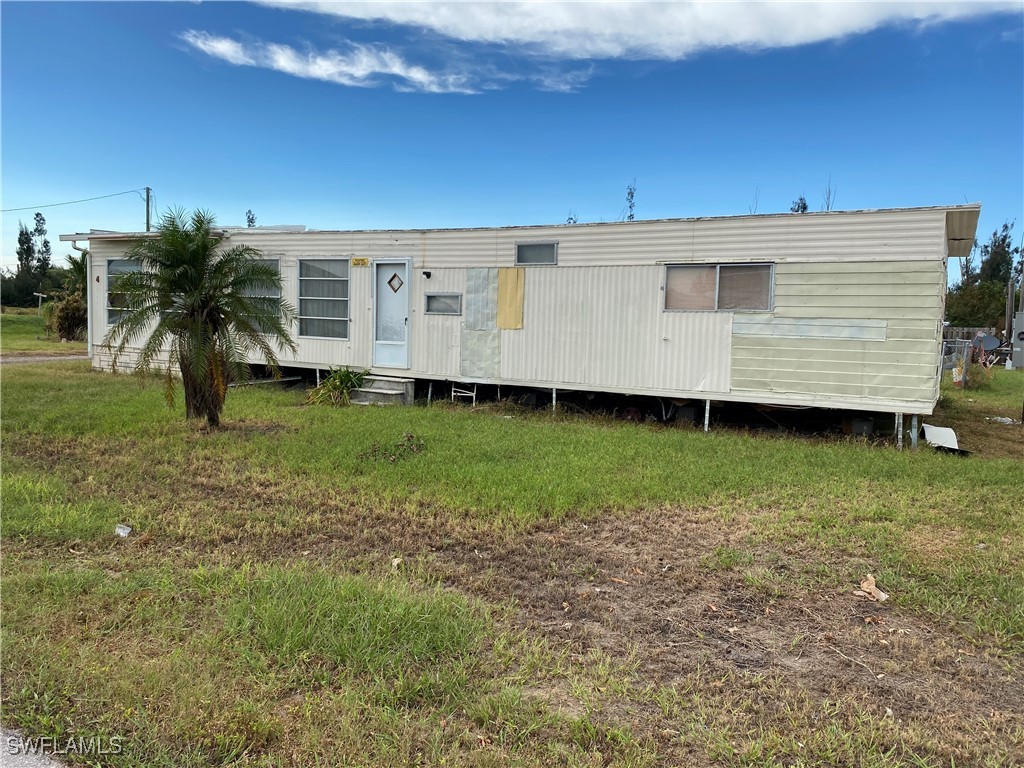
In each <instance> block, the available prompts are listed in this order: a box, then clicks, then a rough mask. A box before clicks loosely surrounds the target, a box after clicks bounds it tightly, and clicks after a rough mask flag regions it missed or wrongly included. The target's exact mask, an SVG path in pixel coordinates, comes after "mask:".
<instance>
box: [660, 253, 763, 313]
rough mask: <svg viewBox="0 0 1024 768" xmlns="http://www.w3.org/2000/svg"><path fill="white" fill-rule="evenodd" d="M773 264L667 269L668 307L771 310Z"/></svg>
mask: <svg viewBox="0 0 1024 768" xmlns="http://www.w3.org/2000/svg"><path fill="white" fill-rule="evenodd" d="M771 308H772V265H771V264H720V265H712V264H695V265H692V266H691V265H685V266H684V265H670V266H668V267H666V268H665V309H667V310H690V311H693V310H706V311H713V310H716V309H719V310H740V311H752V312H757V311H761V312H763V311H767V310H770V309H771Z"/></svg>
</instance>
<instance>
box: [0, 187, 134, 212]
mask: <svg viewBox="0 0 1024 768" xmlns="http://www.w3.org/2000/svg"><path fill="white" fill-rule="evenodd" d="M141 191H142V190H141V189H128V190H125V191H124V192H115V193H114V194H112V195H100V196H99V197H86V198H84V199H83V200H68V201H67V202H66V203H50V204H48V205H26V206H25V207H24V208H4V209H3V210H0V213H14V212H15V211H35V210H38V209H40V208H56V207H58V206H61V205H75V204H77V203H89V202H92V201H93V200H105V199H106V198H108V197H117V196H118V195H132V194H134V195H137V194H139V193H140V192H141Z"/></svg>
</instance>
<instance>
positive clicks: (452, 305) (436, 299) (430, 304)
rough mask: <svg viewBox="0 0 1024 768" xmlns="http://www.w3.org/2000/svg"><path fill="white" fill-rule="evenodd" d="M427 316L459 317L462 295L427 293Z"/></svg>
mask: <svg viewBox="0 0 1024 768" xmlns="http://www.w3.org/2000/svg"><path fill="white" fill-rule="evenodd" d="M427 314H428V315H461V314H462V294H461V293H428V294H427Z"/></svg>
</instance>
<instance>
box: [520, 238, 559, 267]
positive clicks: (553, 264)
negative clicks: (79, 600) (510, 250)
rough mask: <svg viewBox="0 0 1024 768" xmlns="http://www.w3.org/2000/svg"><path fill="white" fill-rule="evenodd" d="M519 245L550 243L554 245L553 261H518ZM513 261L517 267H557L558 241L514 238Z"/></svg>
mask: <svg viewBox="0 0 1024 768" xmlns="http://www.w3.org/2000/svg"><path fill="white" fill-rule="evenodd" d="M521 245H551V246H554V252H553V261H551V263H550V264H549V263H537V262H535V261H520V260H519V246H521ZM513 263H514V264H515V266H517V267H557V266H558V241H557V240H516V243H515V255H514V258H513Z"/></svg>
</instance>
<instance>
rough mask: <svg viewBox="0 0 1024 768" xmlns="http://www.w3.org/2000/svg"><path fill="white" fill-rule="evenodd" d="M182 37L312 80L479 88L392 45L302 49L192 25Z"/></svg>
mask: <svg viewBox="0 0 1024 768" xmlns="http://www.w3.org/2000/svg"><path fill="white" fill-rule="evenodd" d="M181 39H182V40H183V41H185V42H186V43H188V44H189V45H190V46H192V47H193V48H195V49H196V50H198V51H202V52H203V53H205V54H208V55H209V56H213V57H214V58H217V59H222V60H224V61H227V62H229V63H231V64H237V65H240V66H250V67H262V68H265V69H272V70H275V71H277V72H283V73H285V74H288V75H293V76H295V77H301V78H306V79H309V80H323V81H325V82H328V83H336V84H338V85H347V86H353V87H361V88H369V87H373V86H378V85H381V84H382V83H385V82H391V83H393V84H394V85H395V87H396V88H398V89H400V90H410V91H424V92H427V93H475V92H476V88H474V87H473V86H472V85H471V83H470V81H469V79H468V78H467V77H466V76H465V75H462V74H459V73H442V72H431V71H430V70H428V69H426V68H425V67H422V66H419V65H415V64H409V63H408V62H407V61H405V59H403V58H402V57H401V56H400V55H398V54H397V53H395V52H393V51H391V50H389V49H388V48H385V47H381V46H374V45H352V46H351V49H350V50H348V51H346V52H339V51H323V52H320V51H315V50H312V49H309V50H306V51H298V50H296V49H295V48H292V47H291V46H288V45H281V44H278V43H265V42H262V41H253V42H246V43H243V42H240V41H238V40H233V39H232V38H229V37H219V36H216V35H211V34H208V33H207V32H202V31H197V30H192V29H190V30H188V31H187V32H184V33H183V34H182V35H181Z"/></svg>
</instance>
